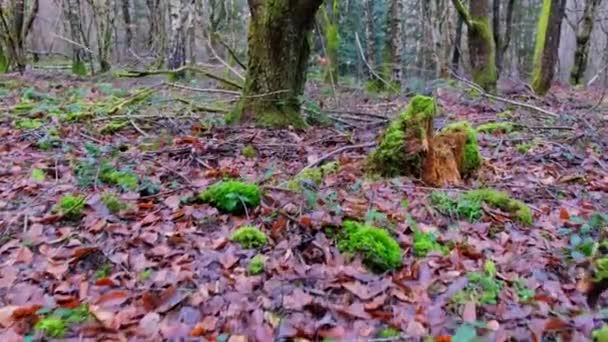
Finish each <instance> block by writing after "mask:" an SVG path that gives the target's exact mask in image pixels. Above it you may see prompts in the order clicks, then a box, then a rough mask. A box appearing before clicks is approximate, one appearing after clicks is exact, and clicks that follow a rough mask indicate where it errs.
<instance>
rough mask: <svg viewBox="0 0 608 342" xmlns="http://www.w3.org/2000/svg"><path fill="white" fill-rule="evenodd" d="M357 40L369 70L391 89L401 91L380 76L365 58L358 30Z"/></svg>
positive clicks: (362, 57)
mask: <svg viewBox="0 0 608 342" xmlns="http://www.w3.org/2000/svg"><path fill="white" fill-rule="evenodd" d="M355 41H356V42H357V48H358V49H359V53H360V54H361V59H362V60H363V63H365V65H366V66H367V68H368V69H369V72H371V73H372V75H374V77H376V78H377V79H378V80H380V81H381V82H382V83H384V84H385V85H386V86H387V87H389V88H390V89H391V90H393V91H394V92H396V93H399V89H396V88H395V87H394V86H393V85H392V84H390V83H389V82H387V81H386V80H385V79H383V78H382V77H380V75H378V74H377V73H376V72H375V71H374V68H372V66H371V65H369V63H368V62H367V60H366V59H365V53H363V47H361V41H360V40H359V34H358V33H357V32H355Z"/></svg>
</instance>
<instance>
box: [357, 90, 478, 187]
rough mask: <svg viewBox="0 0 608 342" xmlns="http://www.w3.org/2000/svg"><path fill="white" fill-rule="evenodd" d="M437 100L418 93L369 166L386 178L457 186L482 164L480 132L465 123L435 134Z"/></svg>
mask: <svg viewBox="0 0 608 342" xmlns="http://www.w3.org/2000/svg"><path fill="white" fill-rule="evenodd" d="M436 114H437V103H436V101H435V99H433V98H431V97H426V96H416V97H414V98H413V99H412V101H411V102H410V104H409V106H408V108H407V110H406V111H405V112H403V113H402V114H401V115H400V116H399V117H398V118H397V119H395V120H394V121H393V122H391V124H390V126H389V128H388V129H387V131H386V132H385V133H384V135H383V137H382V140H381V142H380V144H379V146H378V148H377V149H376V150H375V151H374V152H373V153H372V155H371V156H370V157H369V159H368V169H369V170H370V171H371V172H372V173H376V174H379V175H381V176H384V177H396V176H410V177H416V178H421V179H422V180H423V181H424V182H425V183H427V184H429V185H431V186H437V187H442V186H447V185H458V184H460V183H461V182H462V179H463V178H464V177H469V176H471V175H472V174H473V173H474V172H475V171H476V170H477V169H478V168H479V166H480V165H481V161H482V158H481V155H480V153H479V146H478V145H477V135H476V132H475V130H474V129H473V127H471V125H470V124H469V123H468V122H466V121H463V122H456V123H453V124H450V125H448V126H446V127H445V128H444V129H443V130H442V132H441V133H439V134H437V135H435V132H434V129H433V118H434V117H435V115H436Z"/></svg>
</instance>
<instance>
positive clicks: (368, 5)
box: [364, 0, 376, 79]
mask: <svg viewBox="0 0 608 342" xmlns="http://www.w3.org/2000/svg"><path fill="white" fill-rule="evenodd" d="M364 1H365V42H366V45H367V46H366V47H367V51H366V52H367V53H366V56H365V57H366V59H367V63H368V64H369V65H370V66H371V67H372V68H374V67H375V66H376V38H375V35H374V33H375V31H374V29H375V26H376V25H374V0H364ZM368 76H369V78H370V79H371V78H373V77H372V73H371V72H368Z"/></svg>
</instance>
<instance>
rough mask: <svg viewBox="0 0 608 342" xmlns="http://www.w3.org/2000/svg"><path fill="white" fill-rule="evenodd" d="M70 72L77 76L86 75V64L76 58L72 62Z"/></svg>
mask: <svg viewBox="0 0 608 342" xmlns="http://www.w3.org/2000/svg"><path fill="white" fill-rule="evenodd" d="M72 73H73V74H74V75H78V76H86V75H87V66H86V65H85V64H84V62H83V61H81V60H78V61H74V62H73V63H72Z"/></svg>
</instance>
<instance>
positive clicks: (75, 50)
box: [64, 0, 87, 76]
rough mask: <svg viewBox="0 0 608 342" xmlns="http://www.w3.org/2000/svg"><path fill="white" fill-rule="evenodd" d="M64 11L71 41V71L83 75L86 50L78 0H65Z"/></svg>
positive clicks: (84, 72)
mask: <svg viewBox="0 0 608 342" xmlns="http://www.w3.org/2000/svg"><path fill="white" fill-rule="evenodd" d="M64 11H65V15H66V17H67V19H68V23H69V27H70V37H71V40H72V41H73V43H72V73H74V74H76V75H79V76H84V75H86V73H87V67H86V65H85V60H86V51H85V50H84V46H86V45H84V44H83V41H82V39H81V38H82V32H83V31H82V27H81V26H80V25H81V24H80V19H79V18H80V0H65V2H64Z"/></svg>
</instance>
